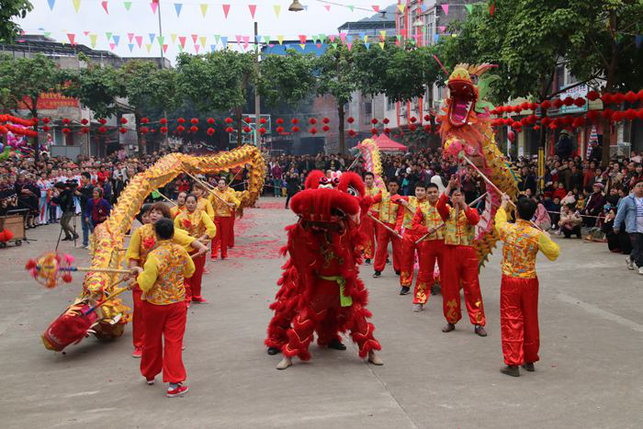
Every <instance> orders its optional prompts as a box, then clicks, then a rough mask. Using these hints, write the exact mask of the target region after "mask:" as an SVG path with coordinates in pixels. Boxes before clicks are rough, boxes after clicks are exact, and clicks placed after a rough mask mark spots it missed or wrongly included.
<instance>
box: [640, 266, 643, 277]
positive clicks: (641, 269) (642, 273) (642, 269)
mask: <svg viewBox="0 0 643 429" xmlns="http://www.w3.org/2000/svg"><path fill="white" fill-rule="evenodd" d="M639 274H641V275H642V276H643V267H639Z"/></svg>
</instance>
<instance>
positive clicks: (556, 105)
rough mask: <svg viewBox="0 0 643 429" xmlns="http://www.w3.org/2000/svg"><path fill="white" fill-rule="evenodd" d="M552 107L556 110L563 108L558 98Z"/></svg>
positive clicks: (561, 101)
mask: <svg viewBox="0 0 643 429" xmlns="http://www.w3.org/2000/svg"><path fill="white" fill-rule="evenodd" d="M554 107H555V108H557V109H560V108H561V107H563V100H561V99H560V98H558V99H556V100H554Z"/></svg>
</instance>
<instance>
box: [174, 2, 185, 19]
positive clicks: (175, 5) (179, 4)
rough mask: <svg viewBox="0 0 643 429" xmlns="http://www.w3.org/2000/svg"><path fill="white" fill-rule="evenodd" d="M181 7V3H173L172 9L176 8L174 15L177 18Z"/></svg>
mask: <svg viewBox="0 0 643 429" xmlns="http://www.w3.org/2000/svg"><path fill="white" fill-rule="evenodd" d="M182 7H183V3H174V9H175V10H176V17H177V18H178V17H179V16H181V8H182Z"/></svg>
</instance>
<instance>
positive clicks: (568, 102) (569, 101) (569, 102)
mask: <svg viewBox="0 0 643 429" xmlns="http://www.w3.org/2000/svg"><path fill="white" fill-rule="evenodd" d="M563 104H564V105H565V106H568V107H569V106H571V105H572V104H574V99H573V98H572V97H565V99H564V100H563Z"/></svg>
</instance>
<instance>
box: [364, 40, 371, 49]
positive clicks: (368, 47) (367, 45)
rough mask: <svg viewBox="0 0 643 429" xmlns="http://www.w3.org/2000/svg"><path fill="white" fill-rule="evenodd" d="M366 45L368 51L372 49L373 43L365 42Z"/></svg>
mask: <svg viewBox="0 0 643 429" xmlns="http://www.w3.org/2000/svg"><path fill="white" fill-rule="evenodd" d="M364 46H366V50H367V51H370V50H371V44H370V43H368V42H366V43H364Z"/></svg>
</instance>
